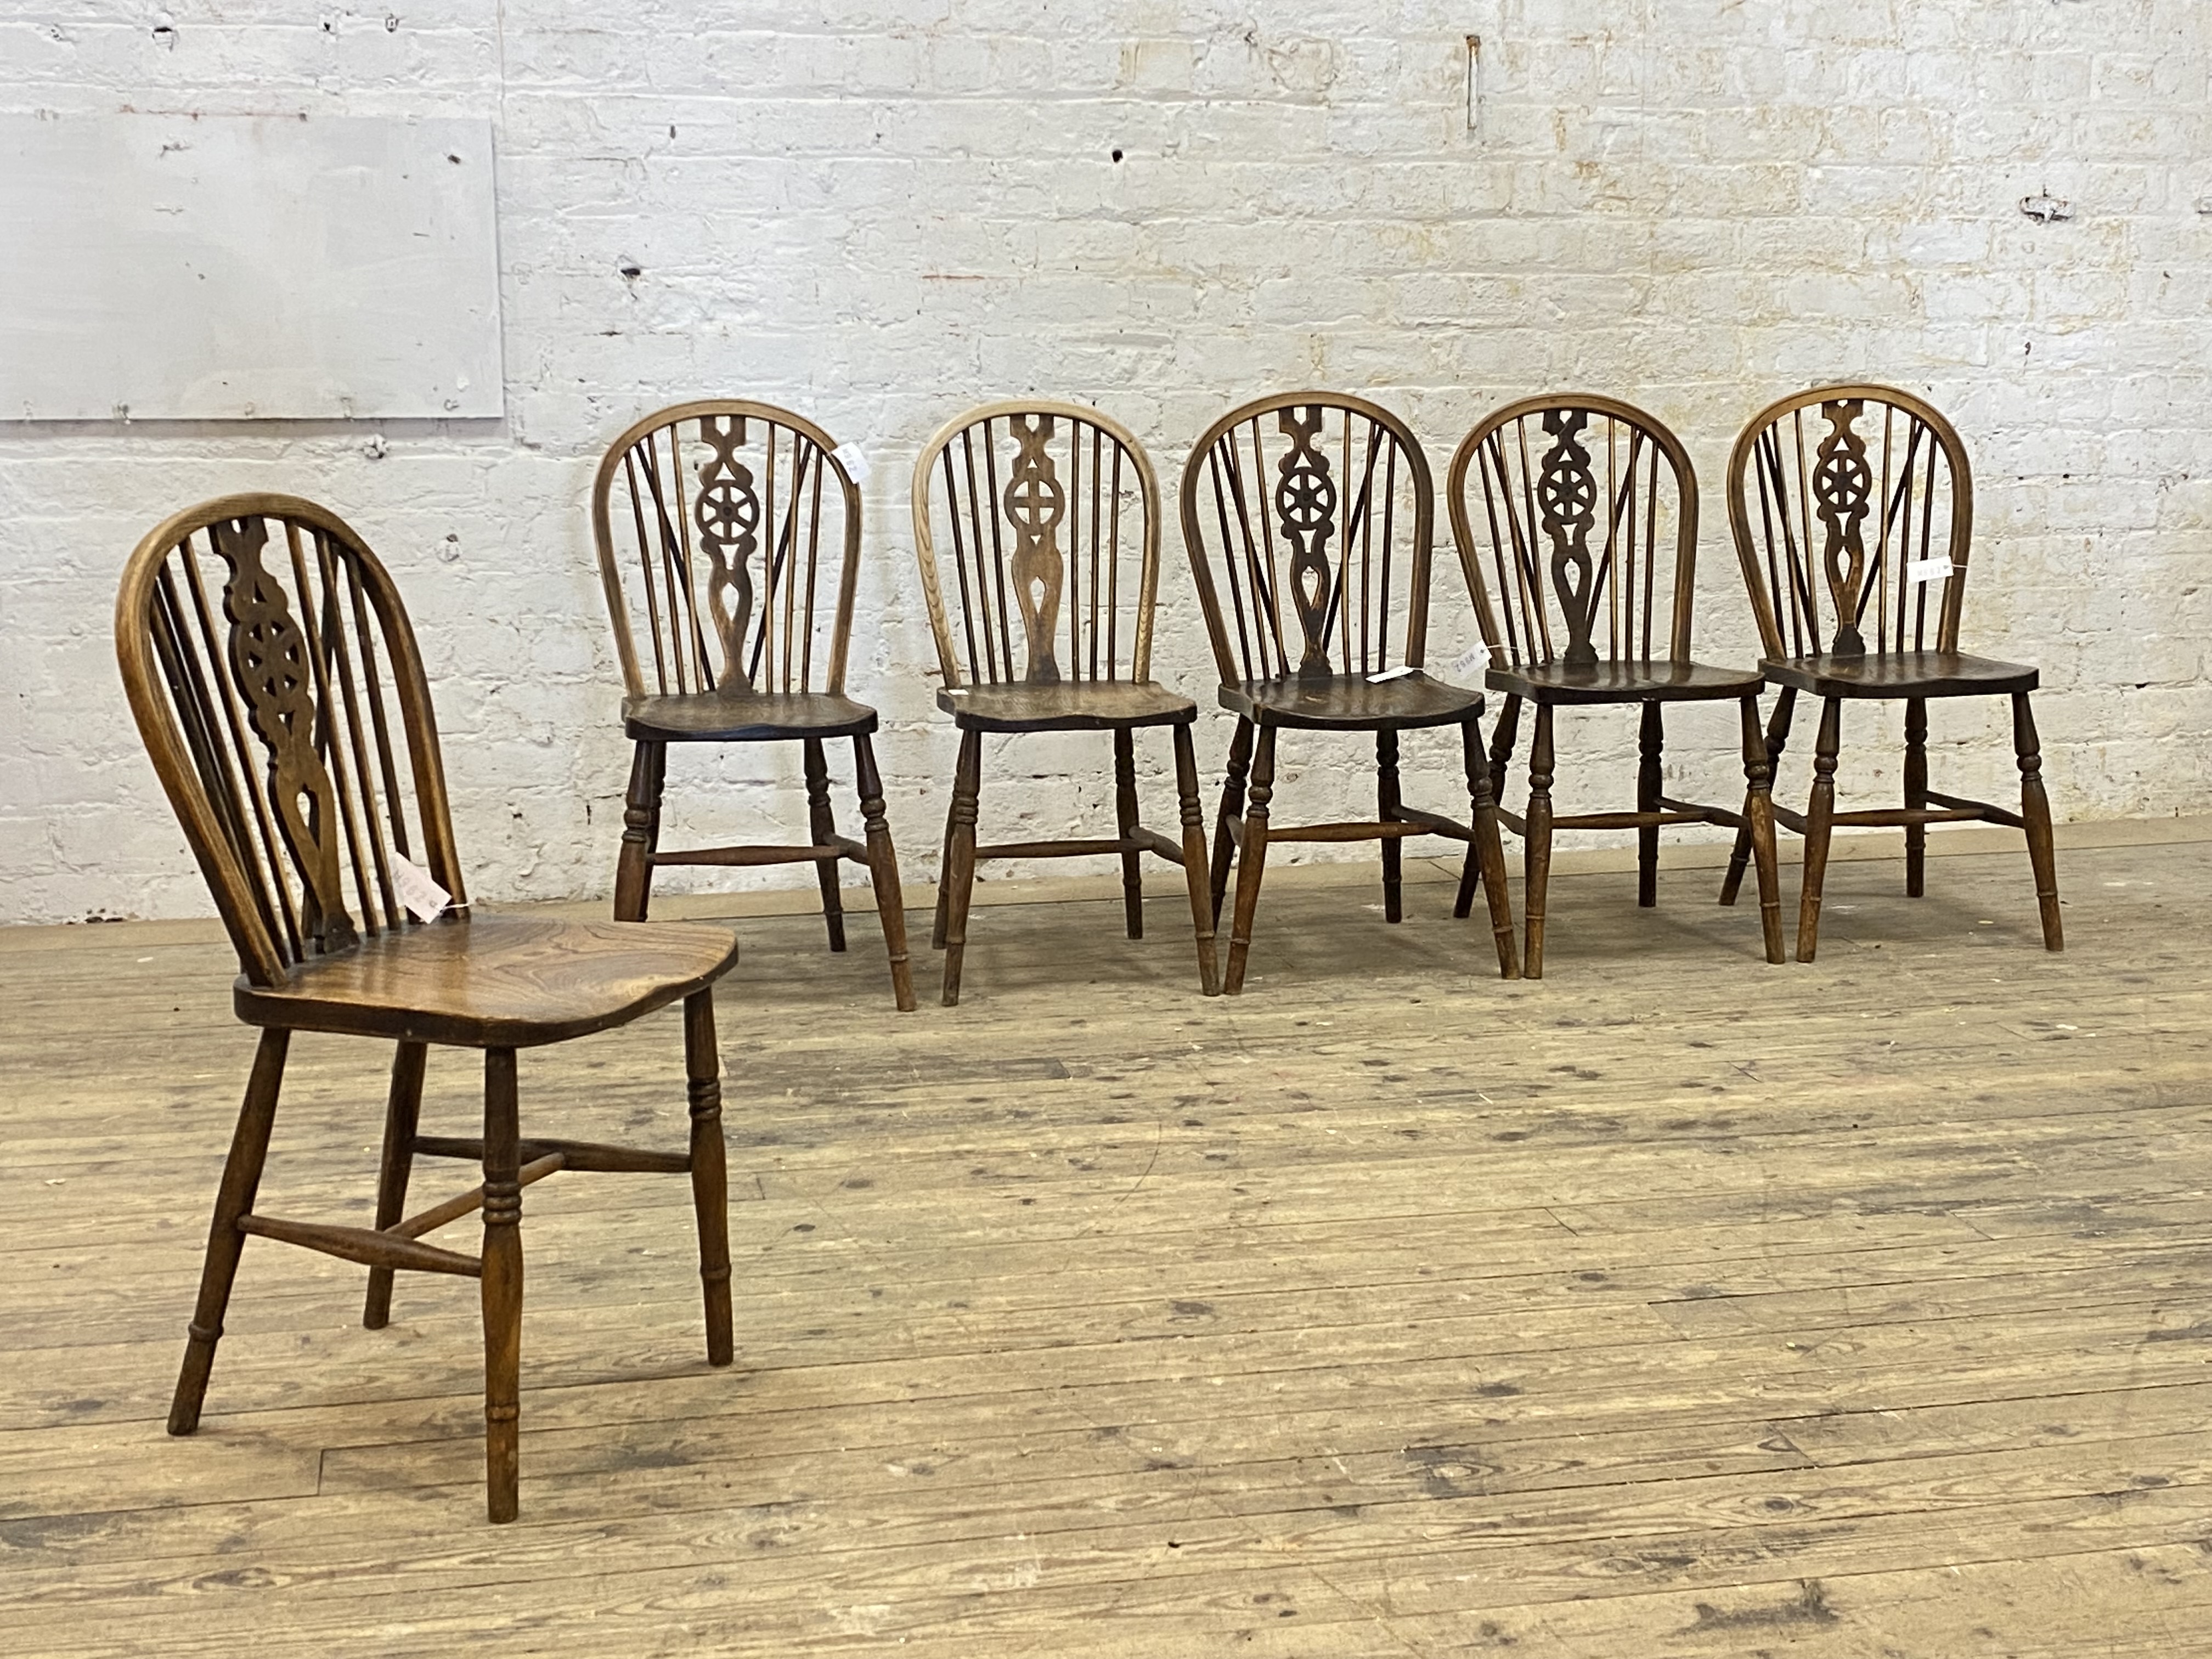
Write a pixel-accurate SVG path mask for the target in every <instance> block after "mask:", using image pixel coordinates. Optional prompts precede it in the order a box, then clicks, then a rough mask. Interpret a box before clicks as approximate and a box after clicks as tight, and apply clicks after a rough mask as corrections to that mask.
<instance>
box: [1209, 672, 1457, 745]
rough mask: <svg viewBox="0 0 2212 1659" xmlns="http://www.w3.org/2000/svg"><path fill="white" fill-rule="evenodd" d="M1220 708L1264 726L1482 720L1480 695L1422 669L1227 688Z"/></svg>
mask: <svg viewBox="0 0 2212 1659" xmlns="http://www.w3.org/2000/svg"><path fill="white" fill-rule="evenodd" d="M1221 706H1222V707H1223V708H1226V709H1227V710H1228V711H1229V712H1230V713H1231V714H1236V715H1239V716H1241V717H1242V718H1243V719H1245V720H1251V721H1253V722H1254V723H1255V724H1256V725H1260V726H1295V727H1297V728H1298V729H1299V730H1302V731H1308V732H1406V731H1413V730H1417V729H1419V727H1421V726H1458V725H1462V724H1463V723H1464V722H1466V721H1468V720H1474V719H1477V718H1479V717H1480V714H1482V693H1481V692H1480V691H1469V690H1464V689H1463V688H1462V687H1460V686H1456V685H1449V684H1445V683H1444V682H1443V680H1432V679H1431V678H1429V677H1428V676H1427V675H1426V674H1425V673H1423V672H1421V671H1419V670H1418V669H1416V670H1415V671H1413V673H1411V674H1401V675H1398V676H1397V677H1395V678H1391V679H1387V680H1375V679H1372V678H1370V677H1368V676H1367V675H1365V674H1330V675H1327V676H1322V675H1319V674H1315V675H1301V674H1281V675H1278V676H1277V677H1276V678H1273V679H1267V680H1240V681H1238V682H1237V683H1236V684H1231V685H1225V686H1223V687H1222V688H1221Z"/></svg>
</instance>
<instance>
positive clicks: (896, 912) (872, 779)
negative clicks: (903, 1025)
mask: <svg viewBox="0 0 2212 1659" xmlns="http://www.w3.org/2000/svg"><path fill="white" fill-rule="evenodd" d="M853 775H854V781H855V782H856V783H857V784H858V785H859V787H860V822H861V823H862V824H863V825H864V826H866V835H867V842H868V879H869V880H870V881H871V882H872V884H874V887H875V890H876V920H877V921H878V922H879V923H881V924H882V926H883V930H884V951H885V953H886V954H888V955H889V956H890V964H891V997H892V1000H894V1001H895V1002H896V1003H897V1005H898V1011H899V1012H901V1013H902V1014H910V1013H912V1012H914V1007H915V1002H914V968H913V965H912V963H909V962H908V959H907V948H906V896H905V895H904V894H903V893H902V892H901V891H900V890H899V872H898V852H897V849H896V848H893V847H892V845H891V826H890V819H889V818H887V817H884V780H883V775H882V774H881V773H879V772H878V771H877V770H876V745H875V742H874V740H873V739H872V738H869V737H867V736H866V734H865V733H863V734H861V735H860V736H857V737H855V738H854V739H853Z"/></svg>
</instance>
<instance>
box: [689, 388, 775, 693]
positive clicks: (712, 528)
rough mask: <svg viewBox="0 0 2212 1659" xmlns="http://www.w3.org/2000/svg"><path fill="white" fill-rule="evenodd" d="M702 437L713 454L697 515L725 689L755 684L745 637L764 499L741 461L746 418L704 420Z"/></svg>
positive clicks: (703, 465)
mask: <svg viewBox="0 0 2212 1659" xmlns="http://www.w3.org/2000/svg"><path fill="white" fill-rule="evenodd" d="M699 436H700V439H701V441H702V442H704V443H705V444H706V445H707V447H708V457H707V459H705V460H703V461H702V462H700V463H699V491H698V494H697V495H696V496H695V497H694V498H693V501H692V508H691V511H692V515H693V517H694V519H695V520H696V522H697V524H698V526H699V547H700V550H701V551H702V553H703V554H704V555H705V556H706V559H707V605H708V610H709V611H711V612H712V614H713V616H714V635H715V638H716V639H717V641H719V642H720V645H721V647H722V675H721V683H722V684H724V685H737V686H744V687H746V688H748V689H750V686H751V684H752V674H751V671H750V665H749V664H748V663H747V662H746V660H745V635H746V632H747V628H748V625H749V624H750V623H751V621H752V614H753V573H752V559H753V555H754V554H755V552H757V550H759V546H760V524H761V501H760V494H759V492H758V491H757V489H754V487H753V474H752V469H751V468H750V467H749V466H747V465H745V464H744V462H743V461H742V460H740V459H738V449H739V448H740V447H742V446H743V445H744V441H745V417H744V416H742V415H702V416H700V417H699Z"/></svg>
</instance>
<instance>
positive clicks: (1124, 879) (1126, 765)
mask: <svg viewBox="0 0 2212 1659" xmlns="http://www.w3.org/2000/svg"><path fill="white" fill-rule="evenodd" d="M1114 816H1115V821H1116V822H1117V823H1119V824H1120V825H1121V919H1122V922H1123V924H1124V925H1125V926H1126V927H1127V929H1128V933H1129V937H1130V938H1131V939H1142V938H1144V936H1145V864H1144V855H1143V854H1140V853H1139V852H1138V851H1137V850H1136V848H1135V845H1134V844H1133V842H1131V841H1130V839H1129V837H1130V836H1133V835H1134V834H1135V833H1136V831H1137V742H1136V738H1135V737H1134V735H1133V733H1132V732H1130V730H1129V728H1128V727H1127V726H1118V727H1116V728H1115V732H1114Z"/></svg>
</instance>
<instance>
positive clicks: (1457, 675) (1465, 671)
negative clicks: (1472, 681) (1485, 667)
mask: <svg viewBox="0 0 2212 1659" xmlns="http://www.w3.org/2000/svg"><path fill="white" fill-rule="evenodd" d="M1489 655H1490V647H1488V646H1486V645H1470V646H1469V647H1468V648H1467V649H1466V650H1464V651H1462V652H1461V653H1459V655H1457V656H1456V657H1454V658H1453V659H1452V663H1451V677H1452V678H1454V679H1455V680H1457V679H1464V678H1467V677H1468V675H1469V674H1472V673H1473V672H1474V671H1475V669H1476V668H1477V667H1479V666H1480V665H1481V664H1482V662H1483V661H1484V659H1486V658H1487V657H1488V656H1489Z"/></svg>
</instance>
